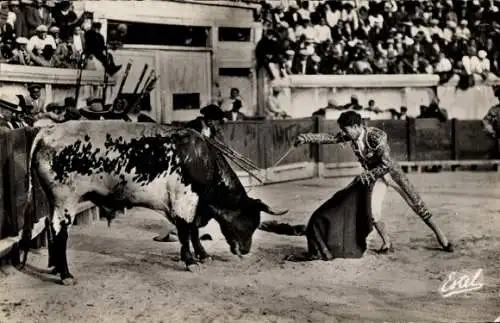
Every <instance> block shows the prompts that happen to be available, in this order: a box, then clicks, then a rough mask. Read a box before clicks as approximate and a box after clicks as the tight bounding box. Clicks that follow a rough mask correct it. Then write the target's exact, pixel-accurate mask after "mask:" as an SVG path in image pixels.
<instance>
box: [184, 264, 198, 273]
mask: <svg viewBox="0 0 500 323" xmlns="http://www.w3.org/2000/svg"><path fill="white" fill-rule="evenodd" d="M186 270H187V271H189V272H192V273H199V272H201V266H200V265H198V264H197V263H193V264H190V265H186Z"/></svg>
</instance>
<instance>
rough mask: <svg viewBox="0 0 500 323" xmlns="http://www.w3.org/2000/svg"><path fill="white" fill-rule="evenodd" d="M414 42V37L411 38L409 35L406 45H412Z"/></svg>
mask: <svg viewBox="0 0 500 323" xmlns="http://www.w3.org/2000/svg"><path fill="white" fill-rule="evenodd" d="M413 44H415V41H414V40H413V39H411V38H409V37H407V38H406V39H405V45H406V46H412V45H413Z"/></svg>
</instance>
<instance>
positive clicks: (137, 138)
mask: <svg viewBox="0 0 500 323" xmlns="http://www.w3.org/2000/svg"><path fill="white" fill-rule="evenodd" d="M206 140H207V139H205V138H204V137H202V136H201V135H200V134H198V133H196V132H195V131H193V130H189V129H185V128H178V127H173V126H166V125H158V124H152V123H125V122H121V121H99V122H96V121H71V122H67V123H64V124H59V125H53V126H48V127H46V128H43V129H40V130H39V132H38V134H37V135H36V137H35V139H34V142H33V145H32V148H31V153H30V162H29V165H30V166H29V169H30V181H29V183H30V184H29V194H31V192H32V190H33V184H32V183H33V176H35V175H36V176H38V177H39V179H40V183H41V186H42V187H43V189H44V191H45V192H46V195H47V197H48V199H49V204H50V207H51V210H52V212H51V214H50V216H48V217H47V219H48V227H49V230H48V232H49V266H54V270H53V273H55V274H60V276H61V279H62V281H63V283H64V284H72V283H73V279H72V278H73V276H72V275H71V273H70V272H69V269H68V261H67V256H66V244H67V238H68V229H69V227H70V225H71V223H72V222H73V219H74V217H75V212H76V208H77V205H78V204H79V203H80V202H82V201H84V200H90V201H92V202H93V203H94V204H96V205H98V206H102V207H104V208H107V209H113V210H120V209H123V207H133V206H142V207H146V208H150V209H154V210H160V211H163V212H164V213H165V216H166V217H167V218H168V219H169V220H170V221H171V222H172V223H174V224H175V225H176V227H177V230H178V235H179V240H180V242H181V245H182V247H181V259H182V260H183V261H184V262H185V264H186V266H187V269H193V266H195V265H196V264H197V260H199V261H203V260H204V259H207V258H208V257H209V256H208V254H207V252H206V251H205V249H204V248H203V246H202V245H201V242H200V239H199V233H198V228H199V227H203V226H205V225H206V224H207V223H208V221H209V220H210V219H212V218H213V219H215V220H216V221H217V222H218V223H219V225H220V228H221V231H222V233H223V235H224V237H225V239H226V241H227V243H228V244H229V246H230V250H231V252H232V253H233V254H236V255H240V256H241V255H242V254H246V253H248V252H249V251H250V248H251V245H252V235H253V233H254V232H255V230H256V229H257V227H258V226H259V224H260V212H261V211H264V212H266V213H269V214H274V215H281V214H284V213H286V212H287V211H286V210H285V211H275V210H272V209H271V208H270V207H269V206H268V205H266V204H265V203H263V202H261V201H260V200H258V199H253V198H251V197H249V196H248V195H247V194H246V191H245V188H244V187H243V185H242V184H241V182H240V180H239V179H238V177H237V175H236V173H235V172H234V171H233V169H232V168H231V167H230V165H229V163H228V162H227V161H226V159H225V157H224V156H223V155H222V153H221V152H220V151H218V150H217V149H216V148H214V147H213V146H211V145H210V144H209V143H208V142H207V141H206ZM30 196H31V195H30ZM190 241H191V242H192V244H193V249H194V252H195V256H196V257H197V258H198V259H195V257H194V256H193V254H192V253H191V250H190V245H189V244H190Z"/></svg>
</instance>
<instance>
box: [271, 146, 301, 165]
mask: <svg viewBox="0 0 500 323" xmlns="http://www.w3.org/2000/svg"><path fill="white" fill-rule="evenodd" d="M294 149H295V145H292V146H291V147H290V148H288V150H287V151H286V153H284V154H283V156H281V157H280V159H278V161H277V162H275V163H274V165H273V166H272V167H276V166H278V164H279V163H281V162H282V161H283V160H284V159H285V158H286V157H287V156H288V155H290V153H291V152H292V151H293V150H294Z"/></svg>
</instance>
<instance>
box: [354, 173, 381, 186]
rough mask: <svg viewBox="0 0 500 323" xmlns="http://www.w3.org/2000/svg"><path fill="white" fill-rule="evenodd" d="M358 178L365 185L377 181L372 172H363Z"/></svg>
mask: <svg viewBox="0 0 500 323" xmlns="http://www.w3.org/2000/svg"><path fill="white" fill-rule="evenodd" d="M358 180H359V181H361V183H363V184H364V185H367V186H368V185H370V184H371V183H373V182H375V181H376V180H377V179H376V178H375V176H374V175H373V174H372V173H371V172H363V173H361V175H359V176H358Z"/></svg>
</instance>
